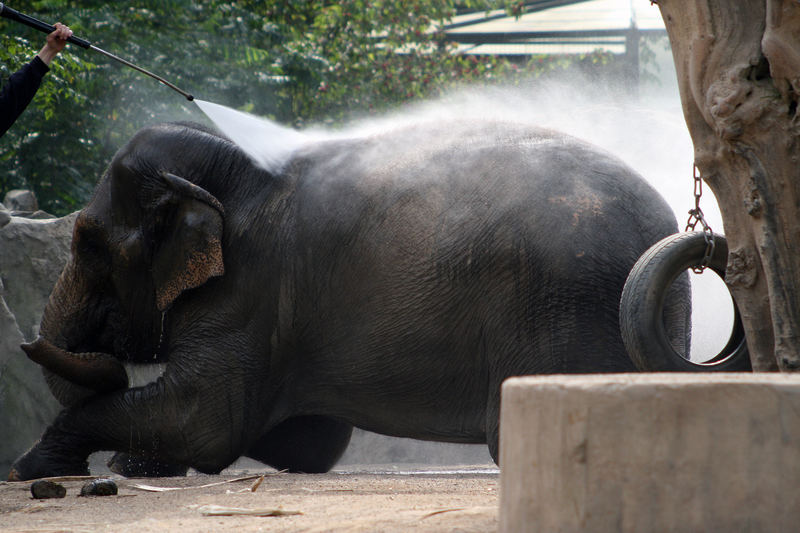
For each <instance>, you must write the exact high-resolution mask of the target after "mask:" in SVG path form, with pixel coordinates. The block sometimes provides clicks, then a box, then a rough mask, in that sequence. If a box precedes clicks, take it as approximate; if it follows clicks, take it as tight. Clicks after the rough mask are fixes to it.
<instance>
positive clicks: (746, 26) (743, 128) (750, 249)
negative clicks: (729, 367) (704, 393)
mask: <svg viewBox="0 0 800 533" xmlns="http://www.w3.org/2000/svg"><path fill="white" fill-rule="evenodd" d="M657 3H658V5H659V8H660V9H661V15H662V17H663V18H664V22H665V24H666V27H667V32H668V34H669V39H670V42H671V44H672V53H673V57H674V59H675V66H676V69H677V74H678V84H679V87H680V93H681V101H682V103H683V112H684V116H685V117H686V123H687V125H688V127H689V133H690V134H691V137H692V141H693V143H694V149H695V153H694V157H695V164H696V165H697V168H698V169H699V170H700V174H701V176H702V178H703V180H704V181H705V182H706V183H707V184H708V186H709V187H711V189H712V190H713V191H714V193H715V194H716V196H717V200H718V201H719V206H720V211H721V212H722V218H723V224H724V226H725V233H726V236H727V238H728V246H729V249H730V253H729V256H728V267H727V274H726V282H727V284H728V286H729V287H730V288H731V291H732V293H733V295H734V299H735V300H736V302H737V304H738V306H739V310H740V311H741V314H742V320H743V322H744V328H745V333H746V336H747V343H748V346H749V348H750V357H751V359H752V362H753V369H754V370H756V371H771V370H782V371H797V370H800V116H799V115H798V108H797V104H798V99H800V1H799V0H658V2H657Z"/></svg>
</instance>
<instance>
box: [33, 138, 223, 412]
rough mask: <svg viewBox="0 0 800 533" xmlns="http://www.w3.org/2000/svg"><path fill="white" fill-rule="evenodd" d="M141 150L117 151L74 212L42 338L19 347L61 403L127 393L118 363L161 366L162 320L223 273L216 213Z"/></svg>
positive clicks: (206, 199) (217, 207) (219, 213)
mask: <svg viewBox="0 0 800 533" xmlns="http://www.w3.org/2000/svg"><path fill="white" fill-rule="evenodd" d="M139 144H141V143H139ZM151 144H152V143H151ZM143 150H144V148H143V147H141V146H138V145H137V144H136V143H131V144H130V145H129V146H128V147H127V148H126V149H123V150H122V151H121V152H120V153H119V154H118V155H117V156H116V157H115V159H114V161H113V162H112V164H111V165H110V167H109V170H108V171H107V172H106V175H105V176H104V177H103V179H102V180H101V181H100V183H99V185H98V187H97V189H96V191H95V194H94V196H93V198H92V199H91V201H90V202H89V204H88V205H87V206H86V207H85V208H84V209H83V210H82V211H81V212H80V213H79V215H78V218H77V219H76V222H75V228H74V231H73V238H72V255H71V258H70V260H69V261H68V263H67V264H66V266H65V267H64V270H63V272H62V273H61V276H60V277H59V279H58V282H57V283H56V286H55V288H54V289H53V292H52V294H51V296H50V300H49V302H48V304H47V306H46V308H45V311H44V315H43V318H42V323H41V329H40V337H39V339H37V340H36V341H35V342H33V343H31V344H26V345H23V349H24V350H25V351H26V353H27V354H28V356H29V357H30V358H31V359H32V360H34V361H36V362H37V363H39V364H41V365H42V366H43V367H44V368H45V369H46V372H45V374H46V376H47V379H48V383H49V384H50V387H51V389H52V391H53V393H54V394H55V395H56V397H57V398H58V399H59V400H60V401H61V402H62V403H63V404H65V405H68V404H70V403H73V402H74V401H75V400H76V399H77V397H80V396H82V395H85V394H86V393H87V392H89V391H98V392H104V391H109V390H115V389H118V388H125V387H127V374H126V372H125V369H124V367H123V366H122V362H134V363H143V362H155V361H156V360H158V359H161V356H160V355H159V353H158V348H159V343H160V339H161V336H162V335H163V332H162V326H163V315H164V313H165V312H166V311H167V310H168V309H169V308H170V306H172V304H173V303H174V302H175V300H176V299H177V298H178V297H179V296H180V295H181V294H182V293H183V292H184V291H187V290H190V289H194V288H196V287H199V286H200V285H202V284H204V283H205V282H206V281H207V280H208V279H209V278H211V277H213V276H220V275H222V274H223V259H222V231H223V208H222V205H221V204H220V202H219V201H218V200H217V199H216V198H215V197H214V196H213V195H212V194H210V193H209V192H207V191H206V190H205V189H203V188H201V187H199V186H197V185H195V184H194V183H192V182H190V181H188V180H187V179H185V178H184V177H180V176H178V175H176V174H173V173H171V171H175V170H176V169H175V165H170V164H169V163H168V161H167V162H166V164H165V166H164V167H161V168H159V161H158V160H157V158H156V157H154V156H153V154H152V153H149V154H148V155H147V157H145V156H144V155H143V153H142V152H143ZM164 150H165V148H164V147H161V149H160V150H156V152H161V153H163V152H164ZM165 159H167V160H169V159H170V158H168V157H165ZM182 170H184V171H185V170H186V169H182ZM187 177H189V176H187ZM65 380H66V381H65ZM78 391H83V392H82V393H80V392H78Z"/></svg>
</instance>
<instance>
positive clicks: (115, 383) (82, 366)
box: [22, 337, 128, 392]
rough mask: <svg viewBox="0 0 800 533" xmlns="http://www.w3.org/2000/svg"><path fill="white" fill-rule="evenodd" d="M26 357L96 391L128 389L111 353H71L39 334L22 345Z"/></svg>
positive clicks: (123, 374)
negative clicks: (36, 337)
mask: <svg viewBox="0 0 800 533" xmlns="http://www.w3.org/2000/svg"><path fill="white" fill-rule="evenodd" d="M22 349H23V350H24V351H25V353H26V354H27V356H28V358H29V359H30V360H31V361H33V362H35V363H38V364H40V365H42V366H43V367H44V368H46V369H48V370H50V371H51V372H53V373H54V374H57V375H59V376H61V377H62V378H64V379H66V380H68V381H71V382H72V383H75V384H76V385H81V386H83V387H86V388H89V389H92V390H94V391H97V392H112V391H115V390H119V389H126V388H128V373H127V372H126V371H125V367H124V366H123V365H122V363H120V362H119V361H118V360H117V359H115V358H114V357H113V356H112V355H109V354H106V353H101V352H86V353H72V352H68V351H66V350H64V349H62V348H58V347H57V346H54V345H53V344H51V343H50V342H48V341H47V340H45V339H44V338H43V337H39V338H38V339H36V340H35V341H34V342H32V343H29V344H23V345H22Z"/></svg>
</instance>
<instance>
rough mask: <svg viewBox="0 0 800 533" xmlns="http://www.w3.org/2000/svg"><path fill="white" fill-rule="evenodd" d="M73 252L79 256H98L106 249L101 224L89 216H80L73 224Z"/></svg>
mask: <svg viewBox="0 0 800 533" xmlns="http://www.w3.org/2000/svg"><path fill="white" fill-rule="evenodd" d="M72 244H73V252H74V253H76V254H77V255H79V256H95V257H96V256H98V255H102V254H105V253H106V251H107V244H106V234H105V230H104V229H103V226H102V225H101V224H100V223H99V222H97V221H95V220H92V219H91V218H82V219H79V220H78V221H77V223H76V224H75V233H74V234H73V238H72Z"/></svg>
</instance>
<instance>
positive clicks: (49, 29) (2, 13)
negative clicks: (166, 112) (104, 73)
mask: <svg viewBox="0 0 800 533" xmlns="http://www.w3.org/2000/svg"><path fill="white" fill-rule="evenodd" d="M0 17H4V18H7V19H9V20H13V21H16V22H19V23H22V24H25V25H26V26H30V27H31V28H33V29H35V30H39V31H41V32H44V33H47V34H50V33H53V32H54V31H55V29H56V28H55V26H51V25H50V24H47V23H46V22H42V21H41V20H39V19H36V18H33V17H30V16H28V15H25V14H23V13H20V12H19V11H16V10H15V9H11V8H10V7H8V6H7V5H5V4H3V2H0ZM67 42H68V43H72V44H76V45H78V46H80V47H81V48H87V49H90V50H94V51H95V52H100V53H101V54H103V55H104V56H106V57H110V58H111V59H113V60H114V61H119V62H120V63H122V64H123V65H126V66H128V67H131V68H132V69H134V70H138V71H139V72H141V73H142V74H146V75H147V76H150V77H151V78H153V79H156V80H158V81H160V82H161V83H163V84H164V85H166V86H167V87H169V88H170V89H172V90H174V91H176V92H178V93H180V94H181V95H183V96H185V97H186V99H187V100H189V101H190V102H191V101H192V100H194V96H192V95H191V94H189V93H187V92H186V91H183V90H181V89H179V88H178V87H176V86H175V85H173V84H172V83H170V82H168V81H167V80H165V79H164V78H162V77H161V76H157V75H155V74H153V73H152V72H150V71H147V70H145V69H143V68H141V67H139V66H136V65H134V64H133V63H131V62H130V61H126V60H125V59H122V58H121V57H118V56H115V55H114V54H112V53H110V52H106V51H105V50H103V49H101V48H98V47H96V46H95V45H93V44H92V43H90V42H89V41H87V40H85V39H81V38H80V37H76V36H74V35H73V36H71V37H68V38H67Z"/></svg>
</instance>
